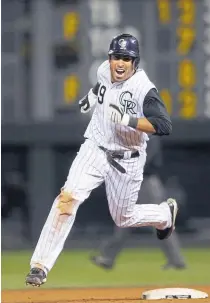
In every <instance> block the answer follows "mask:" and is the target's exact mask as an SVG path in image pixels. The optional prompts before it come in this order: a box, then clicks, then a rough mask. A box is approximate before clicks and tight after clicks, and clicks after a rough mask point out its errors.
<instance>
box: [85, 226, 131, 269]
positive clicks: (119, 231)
mask: <svg viewBox="0 0 210 303" xmlns="http://www.w3.org/2000/svg"><path fill="white" fill-rule="evenodd" d="M130 231H131V229H130V228H120V227H118V226H115V227H114V231H113V234H112V235H111V237H110V238H108V239H106V240H105V241H104V242H102V244H101V245H100V247H99V254H98V255H94V256H91V261H92V262H93V263H94V264H95V265H98V266H100V267H103V268H105V269H111V268H112V267H113V266H114V263H115V260H116V258H117V256H118V255H119V254H120V252H121V251H122V249H123V245H124V243H125V241H126V240H127V238H128V236H129V234H130Z"/></svg>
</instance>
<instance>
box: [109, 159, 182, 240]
mask: <svg viewBox="0 0 210 303" xmlns="http://www.w3.org/2000/svg"><path fill="white" fill-rule="evenodd" d="M145 158H146V156H145V155H141V156H140V157H139V158H132V159H130V160H123V161H121V162H120V163H121V164H122V165H123V166H124V168H125V170H126V173H125V174H122V173H120V172H119V171H118V170H116V169H115V168H113V167H110V169H109V172H108V174H107V176H106V179H105V184H106V192H107V198H108V202H109V209H110V213H111V215H112V218H113V220H114V222H115V223H116V225H117V226H119V227H140V226H153V227H155V228H156V229H157V230H158V233H159V231H163V233H162V234H161V236H163V237H164V238H165V237H167V236H169V234H170V233H171V231H172V229H173V227H174V221H175V217H176V213H175V212H176V203H175V202H174V201H169V202H163V203H161V204H159V205H157V204H142V205H137V204H136V201H137V199H138V192H139V190H140V187H141V183H142V180H143V167H144V163H145ZM170 202H172V203H170ZM158 236H159V235H158Z"/></svg>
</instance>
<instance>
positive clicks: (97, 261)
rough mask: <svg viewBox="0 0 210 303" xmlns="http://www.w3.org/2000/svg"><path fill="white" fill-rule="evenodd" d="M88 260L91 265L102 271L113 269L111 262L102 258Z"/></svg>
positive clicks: (96, 257) (95, 257)
mask: <svg viewBox="0 0 210 303" xmlns="http://www.w3.org/2000/svg"><path fill="white" fill-rule="evenodd" d="M90 260H91V262H92V263H93V264H95V265H97V266H99V267H101V268H103V269H112V267H113V262H112V261H110V260H109V259H108V258H105V257H103V256H91V257H90Z"/></svg>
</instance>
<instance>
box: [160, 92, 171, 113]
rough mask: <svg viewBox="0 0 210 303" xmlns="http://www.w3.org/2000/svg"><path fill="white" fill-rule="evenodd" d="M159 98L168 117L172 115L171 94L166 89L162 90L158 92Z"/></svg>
mask: <svg viewBox="0 0 210 303" xmlns="http://www.w3.org/2000/svg"><path fill="white" fill-rule="evenodd" d="M160 96H161V98H162V100H163V102H164V104H165V106H166V109H167V111H168V113H169V115H171V114H172V96H171V93H170V92H169V90H168V89H165V88H164V89H162V90H161V91H160Z"/></svg>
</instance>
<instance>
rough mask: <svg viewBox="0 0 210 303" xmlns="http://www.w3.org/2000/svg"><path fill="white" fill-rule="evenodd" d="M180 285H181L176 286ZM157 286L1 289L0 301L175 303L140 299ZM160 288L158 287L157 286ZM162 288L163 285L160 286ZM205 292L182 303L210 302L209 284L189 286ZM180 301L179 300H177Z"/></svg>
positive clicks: (19, 302)
mask: <svg viewBox="0 0 210 303" xmlns="http://www.w3.org/2000/svg"><path fill="white" fill-rule="evenodd" d="M176 287H177V286H176ZM178 287H181V286H178ZM155 288H158V287H138V288H80V289H79V288H77V289H42V288H28V289H24V290H3V291H2V301H1V302H2V303H137V302H140V303H151V302H157V303H169V302H170V303H177V302H178V300H177V299H170V300H142V299H141V295H142V292H144V291H147V290H150V289H155ZM159 288H160V287H159ZM161 288H163V286H161ZM189 288H193V289H197V290H201V291H204V292H206V293H207V294H208V295H209V297H208V298H206V299H185V300H182V302H184V303H189V302H191V303H210V286H203V287H201V286H198V287H196V286H195V285H194V286H193V287H189ZM179 302H180V300H179Z"/></svg>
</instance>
